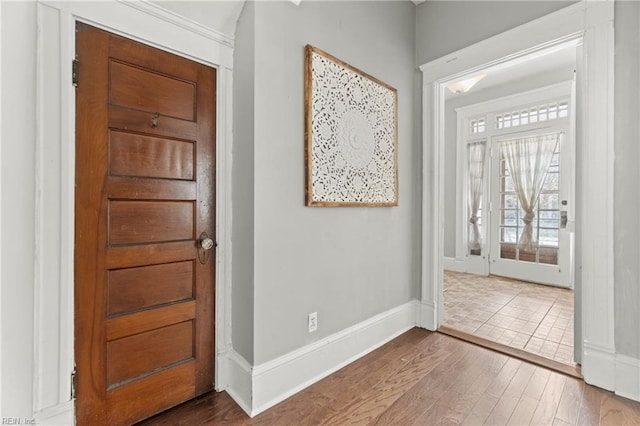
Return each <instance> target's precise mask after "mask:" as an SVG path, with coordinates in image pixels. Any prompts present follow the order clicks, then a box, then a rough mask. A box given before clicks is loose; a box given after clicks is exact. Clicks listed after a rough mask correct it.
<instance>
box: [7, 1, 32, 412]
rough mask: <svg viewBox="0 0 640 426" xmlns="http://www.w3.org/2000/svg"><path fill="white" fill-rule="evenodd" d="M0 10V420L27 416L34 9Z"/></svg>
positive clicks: (23, 5)
mask: <svg viewBox="0 0 640 426" xmlns="http://www.w3.org/2000/svg"><path fill="white" fill-rule="evenodd" d="M0 7H2V29H1V31H2V83H1V84H2V86H1V87H2V133H1V138H2V139H1V140H2V144H1V146H0V149H1V150H2V153H1V155H0V157H1V160H2V166H1V168H2V176H1V182H2V186H1V191H2V196H1V198H2V222H1V223H0V226H1V227H2V242H1V244H2V249H1V250H2V276H1V280H2V300H1V301H0V304H1V310H2V312H1V314H2V321H1V324H2V329H1V330H0V333H1V338H2V355H1V358H2V365H1V366H0V367H1V370H0V371H1V373H2V379H1V381H0V387H2V392H1V394H2V402H1V408H2V413H1V415H2V416H31V410H32V400H33V390H32V383H33V368H32V364H33V328H34V324H33V318H34V306H33V303H34V302H33V301H34V294H33V287H34V269H33V268H34V259H33V253H34V250H33V245H34V241H35V234H34V226H35V138H36V126H35V118H36V110H35V98H36V94H35V86H36V84H35V83H36V8H35V4H34V3H14V2H1V3H0Z"/></svg>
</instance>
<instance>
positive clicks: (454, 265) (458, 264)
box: [442, 257, 467, 272]
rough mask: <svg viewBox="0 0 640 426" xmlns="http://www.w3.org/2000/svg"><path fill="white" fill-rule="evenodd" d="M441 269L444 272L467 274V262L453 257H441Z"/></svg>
mask: <svg viewBox="0 0 640 426" xmlns="http://www.w3.org/2000/svg"><path fill="white" fill-rule="evenodd" d="M442 267H443V268H444V270H445V271H453V272H467V262H465V261H464V260H459V259H456V258H455V257H443V258H442Z"/></svg>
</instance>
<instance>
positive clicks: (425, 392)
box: [375, 346, 480, 425]
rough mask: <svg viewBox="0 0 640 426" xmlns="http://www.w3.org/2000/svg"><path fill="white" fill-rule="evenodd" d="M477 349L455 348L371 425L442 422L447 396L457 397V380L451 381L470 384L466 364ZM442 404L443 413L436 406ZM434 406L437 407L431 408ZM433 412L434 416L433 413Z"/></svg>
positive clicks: (473, 356) (475, 354)
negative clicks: (457, 378) (447, 357)
mask: <svg viewBox="0 0 640 426" xmlns="http://www.w3.org/2000/svg"><path fill="white" fill-rule="evenodd" d="M479 351H480V348H465V347H464V346H461V347H460V349H458V348H455V354H454V355H453V356H452V357H451V358H449V359H447V362H446V363H442V364H440V365H439V366H438V367H436V368H435V369H434V370H433V371H431V372H430V373H429V374H428V375H426V376H425V377H424V378H423V379H422V380H421V381H420V382H418V383H417V384H416V386H414V387H413V388H412V389H411V390H410V391H409V392H407V393H406V394H405V395H403V396H402V397H401V398H399V399H398V400H397V401H396V402H395V403H394V404H393V405H392V406H391V407H389V409H388V410H387V411H385V412H384V413H383V414H382V415H380V416H379V417H378V419H377V420H376V423H375V424H378V425H388V424H408V423H417V424H433V423H434V420H438V421H445V420H444V418H445V417H446V416H445V414H446V410H448V409H449V406H450V401H451V400H450V398H449V395H450V394H457V393H458V392H457V391H456V390H455V389H453V388H454V387H455V386H456V385H457V381H454V380H451V377H452V376H453V375H455V376H456V377H459V378H460V379H461V381H470V380H471V379H469V378H466V377H465V376H466V373H467V372H469V371H472V373H471V374H474V373H473V369H470V368H469V366H470V365H475V361H476V360H477V358H478V352H479ZM442 401H444V402H445V408H446V410H445V411H444V412H442V410H443V408H442V407H438V405H439V404H440V402H442ZM434 407H437V408H434ZM434 410H435V411H437V413H436V414H434V412H433V411H434Z"/></svg>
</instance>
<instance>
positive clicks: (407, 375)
mask: <svg viewBox="0 0 640 426" xmlns="http://www.w3.org/2000/svg"><path fill="white" fill-rule="evenodd" d="M453 346H455V343H454V342H450V343H449V344H447V345H443V346H442V347H435V348H427V349H426V350H425V351H423V352H420V353H418V354H416V355H415V356H414V357H413V358H412V359H411V361H410V362H409V363H408V364H406V365H405V366H403V367H402V368H401V369H399V370H398V371H397V372H396V373H395V374H394V375H393V376H391V377H389V378H388V379H386V380H385V381H384V382H381V383H379V384H377V385H375V386H374V387H373V388H371V389H369V390H368V391H366V392H365V393H364V394H363V395H362V396H361V397H360V398H358V399H357V400H355V401H353V402H352V403H351V404H349V405H348V406H347V407H345V409H344V410H342V412H340V413H339V414H338V415H335V416H332V417H331V418H329V419H328V420H327V421H325V422H323V423H322V424H368V423H369V422H372V421H374V420H375V419H377V418H378V416H380V414H381V413H383V412H384V411H385V410H386V409H387V408H389V407H390V406H391V405H392V404H393V403H394V402H395V401H396V400H397V399H398V398H400V397H401V396H402V395H403V394H404V393H405V392H406V391H407V390H408V389H411V388H412V387H413V386H414V385H415V384H416V383H418V382H419V381H420V380H421V379H422V378H423V377H424V376H426V375H427V374H428V373H429V372H430V371H431V370H433V369H434V368H436V366H438V364H440V363H442V362H444V361H445V360H447V358H449V357H450V356H452V354H453V353H454V352H453V351H452V350H451V348H452V347H453Z"/></svg>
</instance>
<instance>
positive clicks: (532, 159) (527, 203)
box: [502, 133, 560, 251]
mask: <svg viewBox="0 0 640 426" xmlns="http://www.w3.org/2000/svg"><path fill="white" fill-rule="evenodd" d="M559 139H560V134H559V133H556V134H552V135H542V136H533V137H528V138H521V139H512V140H508V141H504V142H502V155H503V157H504V159H505V161H506V163H507V168H508V170H509V175H510V176H511V179H512V180H513V186H514V189H515V191H516V194H517V196H518V201H519V202H520V208H521V209H522V210H523V211H524V213H525V216H524V218H523V219H522V221H523V222H524V228H523V230H522V235H521V236H520V242H519V243H518V248H519V249H520V250H524V251H531V250H534V249H535V248H537V245H538V241H537V235H535V234H534V233H533V225H532V223H533V220H534V219H535V217H536V213H535V211H534V207H535V206H536V204H537V203H538V198H539V197H540V192H541V191H542V186H543V185H544V180H545V178H546V176H547V170H549V165H550V164H551V160H552V159H553V153H554V152H555V150H556V146H557V145H558V140H559Z"/></svg>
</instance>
